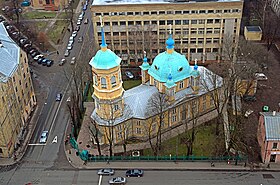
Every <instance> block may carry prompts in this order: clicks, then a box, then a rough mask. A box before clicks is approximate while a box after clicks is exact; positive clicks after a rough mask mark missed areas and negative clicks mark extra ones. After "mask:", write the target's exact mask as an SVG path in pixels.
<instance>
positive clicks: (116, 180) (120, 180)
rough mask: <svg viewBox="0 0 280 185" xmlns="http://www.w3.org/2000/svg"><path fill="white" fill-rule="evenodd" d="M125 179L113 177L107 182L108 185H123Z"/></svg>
mask: <svg viewBox="0 0 280 185" xmlns="http://www.w3.org/2000/svg"><path fill="white" fill-rule="evenodd" d="M125 183H126V178H124V177H114V178H112V179H110V180H109V184H125Z"/></svg>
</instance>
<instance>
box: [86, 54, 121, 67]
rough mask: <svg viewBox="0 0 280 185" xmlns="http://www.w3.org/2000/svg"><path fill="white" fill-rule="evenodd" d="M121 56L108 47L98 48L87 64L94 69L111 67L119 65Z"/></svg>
mask: <svg viewBox="0 0 280 185" xmlns="http://www.w3.org/2000/svg"><path fill="white" fill-rule="evenodd" d="M120 63H121V58H120V57H118V55H116V54H115V53H114V52H112V51H111V50H110V49H107V50H106V51H102V50H99V51H98V52H97V53H96V55H95V56H94V57H92V59H91V60H90V62H89V64H90V65H91V66H92V67H93V68H95V69H111V68H114V67H117V66H119V65H120Z"/></svg>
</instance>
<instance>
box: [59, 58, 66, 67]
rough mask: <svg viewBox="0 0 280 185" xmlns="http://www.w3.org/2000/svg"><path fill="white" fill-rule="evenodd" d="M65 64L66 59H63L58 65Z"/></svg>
mask: <svg viewBox="0 0 280 185" xmlns="http://www.w3.org/2000/svg"><path fill="white" fill-rule="evenodd" d="M65 62H66V59H65V58H63V59H61V60H60V62H59V63H58V65H60V66H63V65H64V64H65Z"/></svg>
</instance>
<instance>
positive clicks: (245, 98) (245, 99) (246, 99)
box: [243, 95, 257, 101]
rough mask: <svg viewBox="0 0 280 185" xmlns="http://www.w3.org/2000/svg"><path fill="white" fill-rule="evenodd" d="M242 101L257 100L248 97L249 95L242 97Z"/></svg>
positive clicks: (253, 97)
mask: <svg viewBox="0 0 280 185" xmlns="http://www.w3.org/2000/svg"><path fill="white" fill-rule="evenodd" d="M243 100H244V101H256V100H257V98H256V97H255V96H250V95H244V96H243Z"/></svg>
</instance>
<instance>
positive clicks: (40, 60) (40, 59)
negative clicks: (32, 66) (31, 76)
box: [37, 57, 45, 64]
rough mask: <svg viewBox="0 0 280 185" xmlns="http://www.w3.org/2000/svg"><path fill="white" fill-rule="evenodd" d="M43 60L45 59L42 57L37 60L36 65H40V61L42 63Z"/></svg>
mask: <svg viewBox="0 0 280 185" xmlns="http://www.w3.org/2000/svg"><path fill="white" fill-rule="evenodd" d="M44 59H45V58H44V57H42V58H39V59H38V60H37V63H38V64H42V61H43V60H44Z"/></svg>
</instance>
